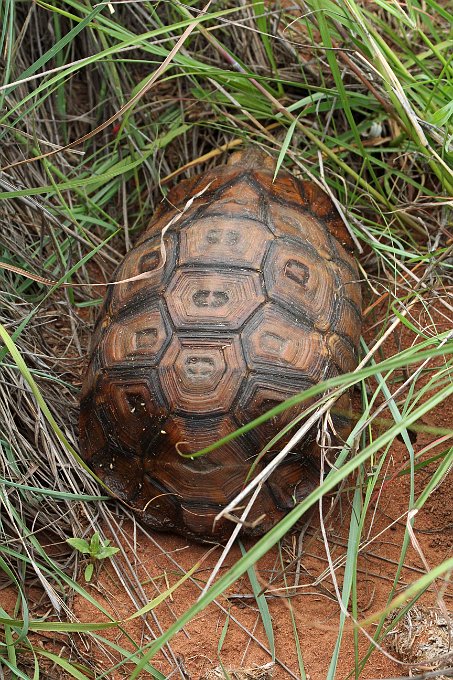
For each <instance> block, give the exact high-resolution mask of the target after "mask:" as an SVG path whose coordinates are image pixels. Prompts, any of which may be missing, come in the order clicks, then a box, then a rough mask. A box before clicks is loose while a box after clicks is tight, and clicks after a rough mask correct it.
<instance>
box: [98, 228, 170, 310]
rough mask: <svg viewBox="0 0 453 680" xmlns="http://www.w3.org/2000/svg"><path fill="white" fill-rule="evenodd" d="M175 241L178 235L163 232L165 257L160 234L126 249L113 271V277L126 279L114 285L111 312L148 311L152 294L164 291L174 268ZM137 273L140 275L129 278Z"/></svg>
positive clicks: (117, 279) (116, 279)
mask: <svg viewBox="0 0 453 680" xmlns="http://www.w3.org/2000/svg"><path fill="white" fill-rule="evenodd" d="M176 241H177V237H176V235H175V234H173V233H168V234H166V235H165V236H164V251H165V255H164V258H163V256H162V252H161V237H160V236H156V237H154V238H151V239H147V240H146V241H143V242H141V243H140V244H139V245H137V246H135V247H134V248H133V249H132V250H130V251H129V252H128V253H127V255H126V257H125V258H124V260H123V263H122V264H121V266H120V267H119V268H118V269H117V270H116V273H115V275H114V281H125V283H120V284H117V285H115V286H114V287H113V295H112V299H111V302H110V309H109V311H110V313H111V314H112V315H115V314H117V313H118V312H120V311H122V310H124V309H126V310H127V313H128V314H134V313H135V312H139V311H146V309H147V308H148V306H149V304H150V298H151V296H152V295H157V294H158V293H160V292H162V290H163V289H164V286H165V284H166V282H167V281H168V278H169V277H170V275H171V273H172V272H173V271H174V267H175V261H176ZM163 259H164V260H165V262H163ZM138 276H140V277H141V278H135V280H132V281H129V280H128V279H134V277H138Z"/></svg>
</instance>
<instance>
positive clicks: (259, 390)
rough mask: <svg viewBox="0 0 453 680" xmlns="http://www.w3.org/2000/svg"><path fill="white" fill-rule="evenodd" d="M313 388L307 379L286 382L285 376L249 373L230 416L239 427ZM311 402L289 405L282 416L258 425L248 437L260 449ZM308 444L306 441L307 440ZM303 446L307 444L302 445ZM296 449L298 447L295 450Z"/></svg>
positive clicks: (287, 379) (286, 439) (287, 436)
mask: <svg viewBox="0 0 453 680" xmlns="http://www.w3.org/2000/svg"><path fill="white" fill-rule="evenodd" d="M312 385H313V382H312V381H310V380H308V379H304V378H301V379H298V380H296V379H292V380H291V379H289V378H288V377H286V376H281V377H280V378H278V377H275V376H272V375H267V374H265V373H257V374H252V375H250V376H249V377H248V379H247V383H246V385H245V389H244V391H243V393H242V395H241V398H240V400H239V403H238V405H237V406H236V408H235V410H234V415H235V417H236V419H237V421H238V422H239V423H240V424H241V425H245V424H246V423H248V422H250V421H251V420H253V419H254V418H258V416H260V415H263V414H264V413H266V412H267V411H270V409H272V408H274V406H278V405H279V404H281V402H282V401H285V400H286V399H289V398H290V397H293V396H294V395H296V394H298V393H299V392H303V391H304V390H306V389H308V388H309V387H311V386H312ZM312 401H313V400H310V401H305V402H304V403H303V404H301V405H298V404H297V405H296V406H293V407H291V408H289V409H286V410H285V411H283V412H282V413H280V414H278V415H276V416H274V417H273V418H271V419H270V420H267V421H266V422H265V423H263V424H262V425H259V426H258V427H256V428H255V429H254V430H252V431H251V434H253V435H254V436H256V437H257V438H258V442H259V445H260V446H264V444H267V442H268V441H270V440H271V439H272V437H274V436H275V435H276V434H278V432H280V430H281V429H282V428H283V427H284V426H285V425H287V424H288V423H289V422H290V421H291V420H293V419H294V418H295V417H296V416H298V415H299V414H300V413H301V412H302V411H303V410H304V408H306V407H307V405H309V404H311V403H312ZM292 434H294V430H293V431H292ZM290 436H291V435H286V436H285V437H284V438H283V439H280V441H279V443H278V444H277V447H280V448H281V446H282V444H283V443H284V442H286V441H288V440H289V438H290ZM307 441H308V440H307ZM305 443H307V442H305ZM299 448H300V447H299Z"/></svg>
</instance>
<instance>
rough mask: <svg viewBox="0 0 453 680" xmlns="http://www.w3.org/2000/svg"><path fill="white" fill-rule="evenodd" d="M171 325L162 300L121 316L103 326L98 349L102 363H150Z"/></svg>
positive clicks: (161, 348) (165, 339) (153, 359)
mask: <svg viewBox="0 0 453 680" xmlns="http://www.w3.org/2000/svg"><path fill="white" fill-rule="evenodd" d="M170 333H171V329H170V327H169V324H168V322H167V321H166V319H165V312H164V310H163V307H162V304H160V303H159V302H153V303H151V304H150V305H149V308H148V309H147V310H146V311H145V312H141V313H140V314H135V315H134V316H129V315H128V316H127V318H124V317H121V318H120V320H119V321H116V322H113V323H111V324H110V326H109V327H108V328H107V329H106V330H105V332H104V336H103V337H102V339H101V342H100V351H101V352H102V355H103V359H104V362H105V365H106V366H112V365H115V364H117V363H120V362H121V363H124V362H126V363H129V362H134V363H135V364H136V365H137V364H140V365H142V364H146V365H149V366H153V365H155V364H156V362H157V361H158V360H159V358H160V356H161V354H162V352H163V351H164V349H165V347H166V346H167V344H168V342H169V341H170Z"/></svg>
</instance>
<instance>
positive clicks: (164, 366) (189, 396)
mask: <svg viewBox="0 0 453 680" xmlns="http://www.w3.org/2000/svg"><path fill="white" fill-rule="evenodd" d="M244 371H245V362H244V359H243V355H242V349H241V343H240V340H239V337H238V336H234V335H231V336H218V337H215V338H202V337H194V336H188V337H178V336H175V337H174V338H173V341H172V343H171V345H170V347H169V348H168V350H167V352H166V353H165V355H164V357H163V358H162V361H161V362H160V365H159V368H158V374H159V378H160V382H161V384H162V387H163V390H164V392H165V394H166V397H167V400H168V403H169V404H172V405H173V411H174V412H175V413H192V414H203V413H206V414H208V413H209V414H212V415H214V414H219V413H226V412H227V411H228V409H229V408H230V406H231V404H232V402H233V400H234V399H235V397H236V393H237V391H238V388H239V385H240V384H241V382H242V378H243V375H244Z"/></svg>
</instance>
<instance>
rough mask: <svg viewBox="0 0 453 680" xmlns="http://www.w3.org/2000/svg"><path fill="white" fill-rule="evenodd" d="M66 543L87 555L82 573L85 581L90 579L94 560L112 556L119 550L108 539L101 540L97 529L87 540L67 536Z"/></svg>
mask: <svg viewBox="0 0 453 680" xmlns="http://www.w3.org/2000/svg"><path fill="white" fill-rule="evenodd" d="M66 543H69V545H70V546H71V547H72V548H75V550H78V551H79V552H81V553H82V554H83V555H89V559H90V561H89V563H88V564H87V566H86V567H85V574H84V576H85V581H86V582H87V583H89V582H90V581H91V578H92V576H93V571H94V565H95V563H96V560H105V559H106V558H107V557H112V555H115V554H116V553H117V552H118V550H119V548H114V547H113V546H111V545H110V541H109V540H106V541H104V542H102V541H101V537H100V536H99V532H98V531H96V532H95V533H94V534H93V535H92V537H91V539H90V541H89V542H88V541H86V540H85V539H84V538H67V539H66Z"/></svg>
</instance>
